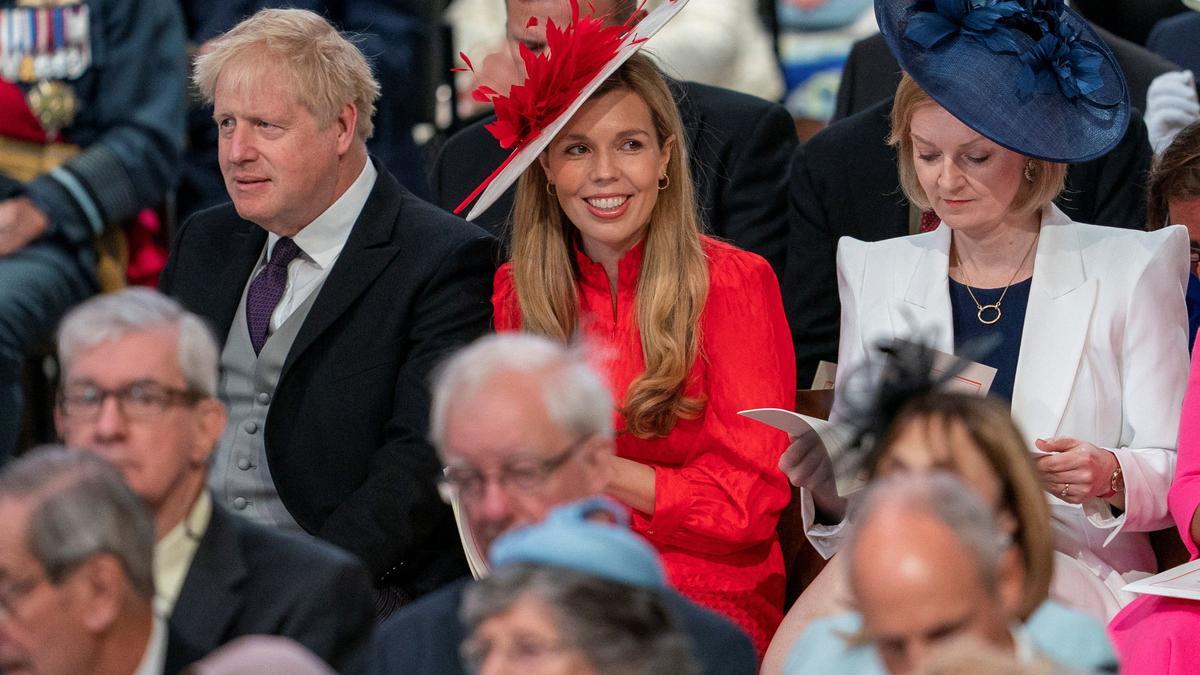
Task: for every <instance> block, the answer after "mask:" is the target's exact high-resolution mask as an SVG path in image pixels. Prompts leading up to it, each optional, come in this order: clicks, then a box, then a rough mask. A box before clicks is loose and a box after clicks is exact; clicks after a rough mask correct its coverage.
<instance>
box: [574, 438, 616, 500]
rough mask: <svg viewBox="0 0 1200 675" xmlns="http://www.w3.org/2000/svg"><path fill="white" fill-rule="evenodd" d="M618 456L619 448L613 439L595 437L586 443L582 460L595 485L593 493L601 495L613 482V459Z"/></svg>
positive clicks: (592, 486) (581, 456)
mask: <svg viewBox="0 0 1200 675" xmlns="http://www.w3.org/2000/svg"><path fill="white" fill-rule="evenodd" d="M616 454H617V446H616V444H615V443H614V442H613V439H611V438H605V437H604V436H593V437H591V438H589V439H588V440H587V442H586V443H584V446H583V452H582V453H581V455H580V459H582V460H583V461H584V462H586V463H587V465H588V476H590V477H591V478H592V479H593V481H594V484H593V485H591V486H590V487H591V488H592V490H591V492H592V493H594V494H600V493H601V492H603V491H604V489H605V488H607V487H608V483H609V481H611V480H612V458H613V457H615V456H616Z"/></svg>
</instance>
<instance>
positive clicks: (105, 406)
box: [95, 396, 129, 440]
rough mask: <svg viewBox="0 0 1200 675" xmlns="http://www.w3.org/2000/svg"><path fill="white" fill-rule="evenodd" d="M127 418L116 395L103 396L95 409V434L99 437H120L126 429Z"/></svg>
mask: <svg viewBox="0 0 1200 675" xmlns="http://www.w3.org/2000/svg"><path fill="white" fill-rule="evenodd" d="M128 426H129V420H128V419H127V418H126V417H125V412H124V411H122V410H121V403H120V401H118V400H117V397H116V396H105V397H104V400H103V401H101V402H100V409H99V410H98V411H96V421H95V435H96V437H97V438H99V439H105V440H107V439H112V438H120V437H123V436H124V435H125V432H126V431H127V430H128Z"/></svg>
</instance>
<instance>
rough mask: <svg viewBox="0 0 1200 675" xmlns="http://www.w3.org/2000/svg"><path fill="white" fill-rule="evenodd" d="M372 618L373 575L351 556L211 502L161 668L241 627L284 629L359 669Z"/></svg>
mask: <svg viewBox="0 0 1200 675" xmlns="http://www.w3.org/2000/svg"><path fill="white" fill-rule="evenodd" d="M374 624H375V595H374V593H373V591H372V590H371V578H370V577H369V576H368V575H367V572H366V570H365V569H363V567H362V565H361V564H359V563H358V561H357V560H355V559H354V557H353V556H351V555H349V554H348V553H345V552H343V551H341V550H339V549H337V548H335V547H333V546H330V545H328V544H325V543H323V542H320V541H315V540H312V541H309V540H304V539H301V538H300V537H297V536H294V535H290V534H284V533H281V532H276V531H274V530H270V529H267V528H265V527H262V526H260V525H256V524H254V523H251V522H250V521H248V520H245V519H243V518H240V517H238V516H235V515H233V514H232V513H229V512H228V511H226V510H225V509H223V508H222V507H220V506H218V505H215V504H214V505H213V514H212V520H211V521H210V522H209V525H208V529H207V530H206V531H205V532H204V536H203V537H201V539H200V546H199V548H197V549H196V556H195V557H194V558H193V559H192V564H191V567H189V568H188V572H187V576H186V577H185V578H184V582H183V588H182V589H181V590H180V592H179V599H178V600H177V601H176V603H175V610H174V612H172V614H171V619H170V623H169V624H168V626H169V629H170V638H169V642H168V646H167V662H166V668H165V672H166V673H167V674H168V675H169V674H171V673H176V672H179V671H180V670H182V669H183V668H185V667H186V666H187V665H188V664H190V663H192V662H193V661H195V660H197V659H199V658H202V657H204V656H205V655H207V654H208V653H209V652H211V651H212V650H214V649H216V648H217V647H220V646H221V645H223V644H225V643H226V642H229V641H231V640H233V639H234V638H238V637H241V636H243V635H282V636H284V637H287V638H291V639H292V640H295V641H296V642H299V643H300V644H302V645H304V646H305V647H307V648H308V649H310V650H311V651H312V652H313V653H314V654H316V655H317V656H319V657H321V658H322V659H324V660H325V661H326V662H327V663H328V664H329V665H330V666H332V667H333V668H336V669H337V670H338V672H341V673H358V672H362V670H363V667H364V664H365V659H366V650H367V645H368V641H369V636H370V634H371V630H372V628H373V627H374Z"/></svg>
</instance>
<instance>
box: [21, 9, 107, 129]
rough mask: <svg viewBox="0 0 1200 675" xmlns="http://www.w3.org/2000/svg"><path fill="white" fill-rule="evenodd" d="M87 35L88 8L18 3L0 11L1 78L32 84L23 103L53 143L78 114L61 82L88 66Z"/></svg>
mask: <svg viewBox="0 0 1200 675" xmlns="http://www.w3.org/2000/svg"><path fill="white" fill-rule="evenodd" d="M56 25H57V26H58V30H55V26H56ZM90 30H91V26H90V17H89V12H88V6H87V5H86V4H80V2H79V0H18V2H17V6H16V7H9V8H5V9H0V78H3V79H5V80H8V81H9V82H21V83H27V84H28V83H36V84H34V85H33V86H32V87H30V88H29V90H28V91H27V92H26V94H25V98H26V100H27V101H28V103H29V109H30V110H31V111H32V112H33V114H34V115H35V116H36V117H37V119H38V122H39V123H40V124H41V125H42V128H43V129H44V130H45V131H46V134H47V135H48V136H50V137H52V138H53V137H54V136H56V135H57V134H58V132H59V131H61V130H62V129H64V128H66V127H68V126H70V125H71V122H72V121H74V119H75V114H76V112H77V111H78V100H77V98H76V96H75V91H74V89H72V87H71V85H70V84H67V82H65V81H64V80H73V79H76V78H78V77H80V76H81V75H83V74H84V73H85V72H86V71H87V69H88V67H89V66H90V65H91V40H90V35H91V33H90Z"/></svg>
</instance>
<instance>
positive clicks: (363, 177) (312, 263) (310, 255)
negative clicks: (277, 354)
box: [254, 159, 379, 333]
mask: <svg viewBox="0 0 1200 675" xmlns="http://www.w3.org/2000/svg"><path fill="white" fill-rule="evenodd" d="M378 175H379V172H378V171H376V170H375V166H374V165H373V164H372V163H371V161H370V160H369V159H368V160H367V163H366V165H365V166H363V170H362V172H361V173H359V174H358V178H355V179H354V182H353V183H351V184H350V187H349V188H347V189H346V191H345V192H343V193H342V196H341V197H338V198H337V201H335V202H334V203H333V204H331V205H330V206H329V208H327V209H325V212H324V213H322V214H321V215H319V216H317V218H316V220H314V221H312V222H311V223H309V224H308V225H306V226H305V227H304V229H302V230H300V231H299V232H298V233H296V236H294V237H292V241H294V242H296V246H298V247H300V254H299V255H297V256H296V257H295V259H293V260H292V262H291V264H290V265H288V281H287V288H285V289H284V291H283V297H282V298H280V300H279V304H278V305H276V306H275V312H274V313H273V314H271V328H270V332H271V333H274V332H275V331H277V330H279V327H280V326H282V325H283V322H284V321H287V319H288V317H289V316H291V315H292V312H294V311H296V308H297V307H299V306H300V305H302V304H304V301H305V300H307V299H308V296H309V295H311V294H312V292H313V291H314V290H315V289H317V288H320V287H321V282H323V281H325V277H327V276H329V270H331V269H333V264H334V263H335V262H337V259H338V256H339V255H341V253H342V248H343V247H345V245H346V240H347V239H349V238H350V230H351V229H353V228H354V223H355V221H357V220H358V215H359V214H360V213H362V210H363V207H364V206H366V204H367V198H368V197H370V196H371V190H372V189H373V188H374V187H375V179H376V178H377V177H378ZM279 238H280V237H279V235H277V234H274V233H271V234H268V235H267V246H266V249H265V250H264V251H263V254H262V256H260V257H259V260H258V267H257V268H256V269H255V272H254V274H255V276H257V275H258V273H259V272H261V271H262V268H263V267H264V266H265V265H266V264H267V260H268V259H269V258H270V255H271V252H272V251H274V250H275V243H276V242H278V241H279Z"/></svg>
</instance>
